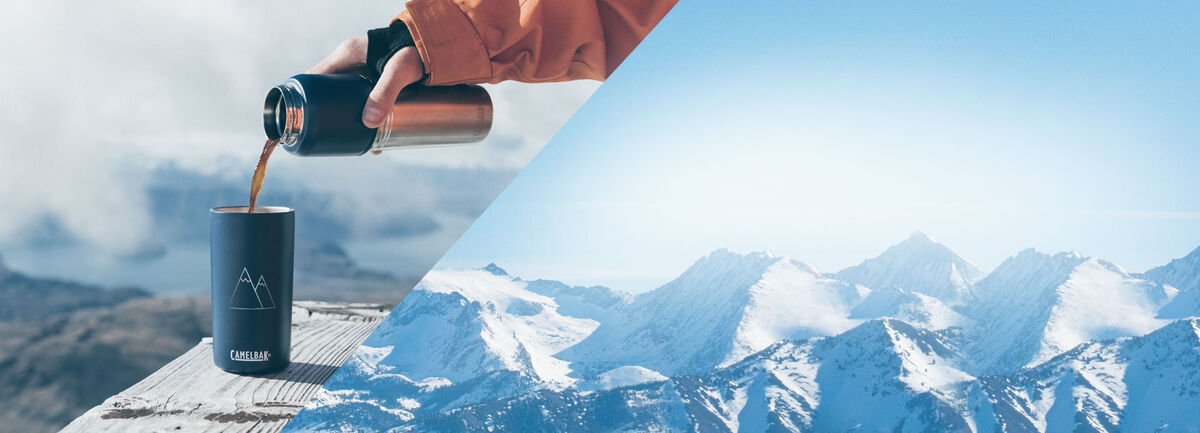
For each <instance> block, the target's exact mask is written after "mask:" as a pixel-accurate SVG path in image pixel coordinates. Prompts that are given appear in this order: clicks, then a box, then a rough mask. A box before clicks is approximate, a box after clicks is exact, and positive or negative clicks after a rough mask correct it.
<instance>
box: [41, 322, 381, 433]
mask: <svg viewBox="0 0 1200 433" xmlns="http://www.w3.org/2000/svg"><path fill="white" fill-rule="evenodd" d="M390 311H391V307H390V306H387V305H378V304H333V303H320V302H296V304H295V306H294V307H293V310H292V363H291V365H289V366H288V368H287V369H286V370H284V371H281V372H279V373H274V374H268V375H261V376H240V375H236V374H231V373H226V372H225V371H223V370H221V369H219V368H217V367H216V366H215V365H213V361H212V341H211V340H210V339H208V338H205V339H204V340H202V341H201V342H200V344H198V345H196V347H193V348H192V349H191V350H189V351H188V352H187V353H184V354H183V355H182V356H180V357H179V358H176V359H175V360H174V361H171V362H170V363H168V364H167V365H165V366H163V368H161V369H159V370H158V371H156V372H154V373H153V374H151V375H150V376H147V377H146V378H145V379H142V381H141V382H138V383H137V384H134V385H133V386H131V387H129V389H126V390H125V391H122V392H121V393H119V394H117V395H114V396H112V397H109V398H108V399H107V400H105V401H104V403H101V404H100V405H99V406H96V407H94V408H92V409H91V410H89V411H87V413H84V414H83V415H82V416H80V417H79V418H76V419H75V420H74V421H72V422H71V424H70V425H68V426H67V427H66V428H64V429H63V430H62V431H64V432H107V431H112V432H180V431H184V432H210V431H211V432H277V431H280V430H282V429H283V426H284V425H285V424H287V422H288V421H290V420H291V419H292V417H293V416H295V415H296V413H297V412H299V411H300V409H302V408H303V407H304V405H305V403H307V402H308V399H309V398H310V397H311V396H312V395H313V394H314V393H316V392H317V390H318V389H320V388H321V385H322V384H324V383H325V381H326V380H327V379H329V376H331V375H332V374H333V372H334V371H335V370H337V368H338V367H340V366H341V365H342V363H344V362H346V359H347V358H349V357H350V355H351V354H352V353H354V350H355V349H357V348H358V346H359V344H361V343H362V341H363V340H365V339H366V338H367V336H368V335H370V333H371V332H372V331H374V330H375V327H376V326H378V324H379V322H380V321H381V320H382V319H383V317H384V316H386V315H387V314H388V312H390Z"/></svg>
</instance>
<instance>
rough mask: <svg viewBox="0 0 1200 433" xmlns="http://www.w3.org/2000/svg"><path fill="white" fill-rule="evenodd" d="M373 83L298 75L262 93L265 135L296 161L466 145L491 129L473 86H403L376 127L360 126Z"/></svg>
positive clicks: (482, 97) (487, 108)
mask: <svg viewBox="0 0 1200 433" xmlns="http://www.w3.org/2000/svg"><path fill="white" fill-rule="evenodd" d="M374 86H375V81H374V80H372V79H371V78H369V77H367V76H365V75H360V74H300V75H296V76H293V77H292V78H291V79H289V80H287V81H286V82H284V83H283V84H280V85H278V86H275V87H274V88H272V89H271V90H270V91H268V92H267V98H266V101H265V102H264V104H263V129H265V130H266V133H267V137H268V138H271V139H278V140H279V145H281V146H283V148H284V149H287V151H288V152H290V153H292V154H295V155H299V156H335V155H362V154H364V153H367V152H368V151H373V150H385V149H393V148H403V147H421V146H431V145H444V144H459V143H474V142H478V141H481V140H483V139H484V138H485V137H487V134H488V132H489V131H490V130H491V128H492V99H491V97H490V96H488V93H487V90H484V88H482V87H480V86H476V85H466V84H460V85H456V86H435V87H426V86H421V85H416V84H414V85H410V86H408V87H407V88H405V89H404V91H402V92H400V96H399V97H397V98H396V103H395V104H393V105H392V109H391V111H389V112H388V113H387V115H386V116H385V117H384V121H383V125H382V126H380V127H379V128H378V129H371V128H367V127H366V126H364V125H363V124H362V111H363V107H365V106H366V105H367V97H368V96H369V95H370V94H371V89H372V88H373V87H374Z"/></svg>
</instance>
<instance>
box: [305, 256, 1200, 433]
mask: <svg viewBox="0 0 1200 433" xmlns="http://www.w3.org/2000/svg"><path fill="white" fill-rule="evenodd" d="M1193 254H1195V253H1193ZM1180 260H1183V259H1179V260H1176V261H1173V262H1172V265H1169V266H1173V267H1172V269H1184V268H1183V267H1180V266H1176V265H1178V264H1179V263H1182V262H1180ZM1179 272H1182V271H1178V272H1175V273H1171V272H1156V273H1155V272H1147V273H1146V274H1144V275H1143V276H1144V277H1145V278H1146V279H1142V278H1141V277H1142V276H1138V275H1130V274H1128V273H1127V272H1125V270H1123V269H1122V268H1121V267H1120V266H1118V265H1116V264H1115V263H1112V262H1109V261H1106V260H1103V259H1098V258H1091V257H1085V256H1083V255H1080V254H1079V253H1075V252H1066V253H1058V254H1044V253H1041V252H1038V251H1036V250H1032V249H1030V250H1025V251H1022V252H1020V253H1018V254H1017V255H1015V256H1014V257H1011V258H1009V259H1008V260H1006V261H1005V262H1004V263H1003V264H1001V265H1000V266H999V267H998V268H997V269H996V270H995V271H993V272H992V273H991V274H989V275H987V276H986V277H982V275H981V273H980V272H977V268H974V267H973V265H970V262H967V261H966V260H964V259H961V258H960V257H958V256H957V255H955V254H954V253H953V252H952V251H950V250H949V249H947V248H945V247H944V246H942V245H941V244H938V243H936V242H935V241H933V240H932V239H929V238H928V237H926V236H924V235H923V234H920V233H917V234H914V236H913V237H910V238H909V239H908V240H905V241H904V242H901V244H899V245H897V246H894V247H892V248H889V249H888V250H887V251H885V252H884V254H881V255H880V256H878V257H876V258H874V259H870V260H867V261H865V262H864V263H863V264H862V265H859V266H857V267H854V268H850V269H847V270H846V271H843V272H839V273H837V274H833V275H828V274H822V273H821V272H819V271H817V270H816V269H814V268H812V267H811V266H808V265H807V264H805V263H804V262H801V261H799V260H795V259H790V258H783V257H777V256H774V255H771V254H769V253H749V254H739V253H734V252H731V251H728V250H717V251H714V252H713V253H711V254H709V255H708V256H706V257H703V258H701V259H699V260H698V261H696V262H695V263H694V264H693V265H692V266H691V267H689V268H688V269H687V270H686V271H685V272H683V273H682V274H681V275H680V276H679V277H678V278H677V279H675V280H674V281H672V282H670V283H668V284H666V285H664V286H663V287H660V288H658V289H656V290H653V291H651V292H647V293H644V294H641V295H638V296H636V297H635V296H630V295H627V294H623V293H620V292H616V291H612V290H609V289H607V288H603V287H572V286H568V285H565V284H562V283H559V282H555V281H548V280H535V281H525V280H521V279H519V278H516V277H513V276H510V275H508V274H507V273H506V272H504V271H503V269H501V268H500V267H499V266H496V265H494V264H492V265H489V266H488V267H487V268H485V269H476V270H435V271H433V272H431V273H430V274H429V275H428V276H427V277H426V278H425V280H423V281H422V282H421V284H420V285H419V286H418V288H417V289H416V290H414V291H413V293H412V294H411V295H409V297H408V298H406V299H405V301H404V302H403V303H402V304H401V305H400V306H399V307H398V308H397V310H396V311H395V312H393V315H392V316H391V317H389V318H388V320H387V321H385V323H384V325H382V326H381V327H380V330H379V331H377V332H376V334H374V335H372V336H371V337H370V338H369V339H368V341H367V346H364V347H363V348H362V350H360V351H359V353H357V354H355V356H353V357H352V359H351V362H348V363H347V365H346V367H347V368H342V369H341V370H339V372H338V373H337V374H336V375H335V377H334V379H333V380H331V381H330V382H329V383H328V384H327V388H328V389H327V390H326V391H322V393H321V394H319V395H318V397H317V398H316V399H314V400H313V402H311V403H310V405H309V409H307V410H306V411H305V412H303V413H302V415H304V414H306V413H310V412H309V411H312V412H311V414H309V415H304V416H301V417H298V418H297V421H295V422H294V423H295V424H296V425H295V426H294V427H295V428H296V429H309V430H321V429H343V430H344V429H352V430H361V431H387V430H389V429H393V430H395V431H425V430H434V431H445V430H455V429H459V428H461V426H463V425H472V424H471V423H480V424H477V425H481V426H484V427H486V428H491V429H495V430H497V431H512V430H524V431H546V430H551V431H553V430H557V431H692V430H703V431H730V432H732V431H754V432H757V431H792V432H811V431H850V430H854V431H901V432H916V431H977V432H993V431H1009V432H1012V431H1073V430H1088V431H1098V432H1116V431H1155V430H1156V429H1158V428H1160V427H1162V426H1164V425H1167V426H1169V427H1167V428H1166V429H1165V430H1163V431H1197V430H1200V414H1197V413H1196V411H1195V410H1194V409H1195V408H1196V407H1200V319H1184V320H1179V321H1175V322H1170V321H1169V320H1167V319H1169V318H1171V317H1170V316H1171V315H1179V314H1189V312H1197V307H1200V302H1197V299H1200V295H1194V293H1196V292H1191V291H1182V292H1181V291H1180V290H1176V289H1175V286H1173V285H1172V284H1170V283H1168V282H1163V281H1157V280H1156V281H1150V280H1149V279H1150V278H1151V277H1152V276H1155V278H1160V276H1162V275H1169V276H1171V277H1170V278H1167V277H1162V279H1170V281H1172V282H1179V281H1184V282H1186V281H1188V280H1187V279H1186V278H1183V279H1182V280H1181V279H1179V278H1182V277H1180V275H1181V274H1179ZM1185 273H1186V272H1185ZM1184 277H1186V275H1184ZM842 278H845V279H847V280H853V281H845V280H843V279H842ZM931 288H932V289H931ZM951 293H952V295H950V294H951ZM1191 314H1195V313H1191ZM1189 315H1190V314H1189ZM410 378H411V379H410ZM348 420H353V421H348ZM289 428H292V427H289Z"/></svg>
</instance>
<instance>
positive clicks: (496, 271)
mask: <svg viewBox="0 0 1200 433" xmlns="http://www.w3.org/2000/svg"><path fill="white" fill-rule="evenodd" d="M481 269H482V270H484V271H487V272H488V273H490V274H492V275H497V276H501V277H507V276H508V272H506V271H505V270H504V269H503V268H501V267H499V266H496V264H495V263H488V265H487V266H484V267H483V268H481Z"/></svg>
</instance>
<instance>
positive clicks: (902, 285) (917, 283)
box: [834, 232, 986, 305]
mask: <svg viewBox="0 0 1200 433" xmlns="http://www.w3.org/2000/svg"><path fill="white" fill-rule="evenodd" d="M984 275H986V273H985V272H984V271H983V270H982V269H979V267H978V266H975V265H974V264H972V263H971V262H970V261H967V260H966V259H964V258H962V257H959V256H958V254H955V253H954V251H951V250H950V249H949V248H947V247H946V246H945V245H942V244H941V243H938V242H937V241H935V240H933V239H932V238H930V237H929V236H926V235H925V234H924V233H921V232H915V233H913V234H912V236H910V237H909V238H908V239H906V240H905V241H904V242H901V243H899V244H897V245H895V246H892V247H891V248H888V249H887V250H886V251H884V252H883V254H880V255H879V256H878V257H875V258H872V259H867V260H866V261H864V262H862V264H859V265H857V266H852V267H849V268H846V269H843V270H841V271H839V272H838V273H836V274H834V278H837V279H839V280H842V281H845V282H848V283H851V284H861V285H863V286H866V287H868V288H871V289H872V290H879V289H893V288H899V289H903V290H906V291H909V292H913V293H919V294H923V295H927V296H931V297H934V298H937V299H939V300H941V301H942V302H946V303H948V304H952V305H958V304H961V303H963V302H965V301H967V300H968V298H969V292H970V287H971V285H972V284H974V283H975V282H977V281H979V280H981V279H983V277H984Z"/></svg>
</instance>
